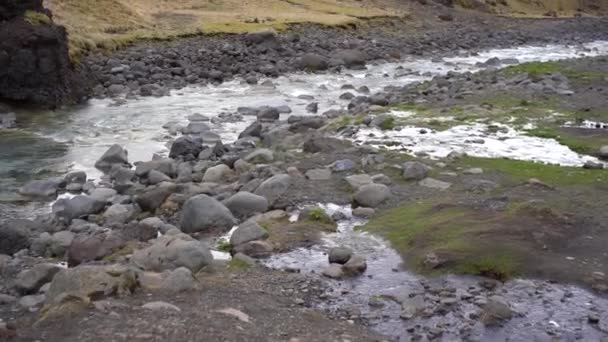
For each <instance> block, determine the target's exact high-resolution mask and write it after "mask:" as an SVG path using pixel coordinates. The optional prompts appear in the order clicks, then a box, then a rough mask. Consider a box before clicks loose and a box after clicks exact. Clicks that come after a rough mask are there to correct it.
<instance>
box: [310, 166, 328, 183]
mask: <svg viewBox="0 0 608 342" xmlns="http://www.w3.org/2000/svg"><path fill="white" fill-rule="evenodd" d="M305 175H306V178H308V179H310V180H313V181H320V180H329V179H331V170H330V169H312V170H308V171H306V174H305Z"/></svg>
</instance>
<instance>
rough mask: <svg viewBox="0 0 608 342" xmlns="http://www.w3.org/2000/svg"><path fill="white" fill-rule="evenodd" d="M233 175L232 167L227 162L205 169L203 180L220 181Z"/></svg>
mask: <svg viewBox="0 0 608 342" xmlns="http://www.w3.org/2000/svg"><path fill="white" fill-rule="evenodd" d="M232 175H233V171H232V169H230V167H228V165H226V164H218V165H216V166H212V167H210V168H208V169H207V170H206V171H205V175H203V182H210V183H218V182H221V181H224V180H226V179H228V178H230V177H231V176H232Z"/></svg>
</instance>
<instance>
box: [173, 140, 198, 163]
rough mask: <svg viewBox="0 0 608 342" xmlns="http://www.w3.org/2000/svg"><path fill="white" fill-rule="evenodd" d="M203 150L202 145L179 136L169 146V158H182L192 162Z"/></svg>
mask: <svg viewBox="0 0 608 342" xmlns="http://www.w3.org/2000/svg"><path fill="white" fill-rule="evenodd" d="M202 150H203V144H202V142H201V141H200V140H197V139H195V138H193V137H190V136H181V137H179V138H177V139H176V140H175V141H174V142H173V144H172V145H171V151H170V152H169V157H170V158H173V159H176V158H178V157H184V158H185V159H186V160H194V159H195V158H196V157H198V155H199V153H201V151H202Z"/></svg>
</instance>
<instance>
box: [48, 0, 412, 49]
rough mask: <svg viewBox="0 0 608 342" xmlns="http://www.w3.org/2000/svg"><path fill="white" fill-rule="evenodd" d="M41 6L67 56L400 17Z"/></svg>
mask: <svg viewBox="0 0 608 342" xmlns="http://www.w3.org/2000/svg"><path fill="white" fill-rule="evenodd" d="M45 6H47V7H48V8H49V9H51V11H52V12H53V16H54V20H55V21H56V22H58V23H59V24H61V25H64V26H65V27H66V29H67V31H68V33H69V35H70V37H69V38H70V50H71V53H72V55H73V56H74V55H78V54H80V53H81V52H82V51H85V50H90V49H94V48H102V49H113V48H115V47H117V46H121V45H124V44H127V43H129V42H132V41H134V40H137V39H146V38H147V39H165V38H171V37H174V36H183V35H189V34H198V33H219V32H225V33H240V32H248V31H252V30H257V29H260V28H264V27H272V28H275V29H279V30H281V29H284V28H285V27H287V26H288V25H289V24H293V23H302V22H312V23H319V24H324V25H343V24H347V23H350V22H353V21H356V20H359V19H360V18H371V17H378V16H397V15H402V14H403V13H402V12H400V11H397V10H394V9H391V8H390V7H387V6H385V5H384V4H383V0H374V1H371V0H366V1H356V0H45ZM256 19H257V20H256Z"/></svg>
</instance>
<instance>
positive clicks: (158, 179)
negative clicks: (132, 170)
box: [148, 170, 171, 185]
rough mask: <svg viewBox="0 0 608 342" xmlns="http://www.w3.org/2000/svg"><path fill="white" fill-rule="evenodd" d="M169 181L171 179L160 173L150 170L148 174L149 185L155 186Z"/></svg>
mask: <svg viewBox="0 0 608 342" xmlns="http://www.w3.org/2000/svg"><path fill="white" fill-rule="evenodd" d="M170 181H171V177H169V176H167V175H166V174H164V173H162V172H160V171H156V170H150V172H148V184H150V185H156V184H159V183H162V182H170Z"/></svg>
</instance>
